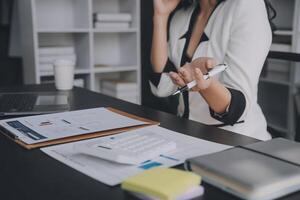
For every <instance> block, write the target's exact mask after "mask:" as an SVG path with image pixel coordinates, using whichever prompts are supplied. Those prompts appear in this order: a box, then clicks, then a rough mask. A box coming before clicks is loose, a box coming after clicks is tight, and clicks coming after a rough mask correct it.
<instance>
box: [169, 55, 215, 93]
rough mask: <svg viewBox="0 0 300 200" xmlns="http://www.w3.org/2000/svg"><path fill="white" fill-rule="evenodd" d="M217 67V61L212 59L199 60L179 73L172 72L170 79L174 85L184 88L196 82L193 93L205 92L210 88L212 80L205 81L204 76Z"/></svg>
mask: <svg viewBox="0 0 300 200" xmlns="http://www.w3.org/2000/svg"><path fill="white" fill-rule="evenodd" d="M215 65H216V61H215V60H214V59H212V58H198V59H196V60H194V61H193V62H192V63H188V64H185V65H184V66H182V67H181V68H180V69H179V70H178V73H175V72H171V73H170V77H171V79H172V81H173V83H174V84H176V85H178V86H179V87H183V86H185V85H186V84H188V83H189V82H191V81H193V80H196V81H197V85H196V86H195V87H193V88H192V89H191V90H192V91H197V92H199V91H203V90H206V89H207V88H209V86H210V85H211V82H212V80H210V79H208V80H204V77H203V75H204V74H206V73H207V72H208V71H209V70H210V69H211V68H213V67H214V66H215Z"/></svg>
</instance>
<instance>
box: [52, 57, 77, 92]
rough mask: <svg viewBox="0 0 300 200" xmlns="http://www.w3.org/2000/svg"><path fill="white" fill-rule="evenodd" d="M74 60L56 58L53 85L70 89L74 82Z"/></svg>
mask: <svg viewBox="0 0 300 200" xmlns="http://www.w3.org/2000/svg"><path fill="white" fill-rule="evenodd" d="M74 68H75V62H74V61H72V60H56V61H55V62H54V77H55V87H56V89H58V90H71V89H72V88H73V84H74Z"/></svg>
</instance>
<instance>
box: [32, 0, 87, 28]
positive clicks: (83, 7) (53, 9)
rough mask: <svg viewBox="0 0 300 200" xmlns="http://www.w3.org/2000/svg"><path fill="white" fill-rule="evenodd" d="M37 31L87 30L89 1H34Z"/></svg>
mask: <svg viewBox="0 0 300 200" xmlns="http://www.w3.org/2000/svg"><path fill="white" fill-rule="evenodd" d="M33 2H34V4H35V5H34V8H35V14H36V17H35V20H36V27H37V29H47V30H48V29H77V28H89V4H88V2H89V1H85V0H34V1H33Z"/></svg>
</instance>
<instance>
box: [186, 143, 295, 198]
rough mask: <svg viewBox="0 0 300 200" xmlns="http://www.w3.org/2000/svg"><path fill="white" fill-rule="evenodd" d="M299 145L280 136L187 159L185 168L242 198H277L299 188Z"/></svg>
mask: <svg viewBox="0 0 300 200" xmlns="http://www.w3.org/2000/svg"><path fill="white" fill-rule="evenodd" d="M299 154H300V144H299V143H296V142H293V141H289V140H286V139H283V138H276V139H272V140H269V141H265V142H258V143H254V144H250V145H246V146H238V147H235V148H231V149H228V150H225V151H221V152H218V153H214V154H210V155H205V156H199V157H196V158H192V159H188V160H187V161H186V168H187V169H188V170H190V171H193V172H195V173H197V174H199V175H201V176H202V178H203V180H204V181H206V182H208V183H210V184H212V185H214V186H216V187H218V188H220V189H222V190H224V191H226V192H229V193H231V194H233V195H236V196H238V197H240V198H242V199H248V200H269V199H277V198H279V197H282V196H284V195H287V194H290V193H292V192H295V191H298V190H299V189H300V159H299Z"/></svg>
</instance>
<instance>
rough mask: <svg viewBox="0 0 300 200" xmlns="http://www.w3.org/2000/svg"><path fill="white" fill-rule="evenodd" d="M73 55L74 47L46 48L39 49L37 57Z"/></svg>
mask: <svg viewBox="0 0 300 200" xmlns="http://www.w3.org/2000/svg"><path fill="white" fill-rule="evenodd" d="M61 54H75V47H74V46H48V47H39V56H49V55H61Z"/></svg>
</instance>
